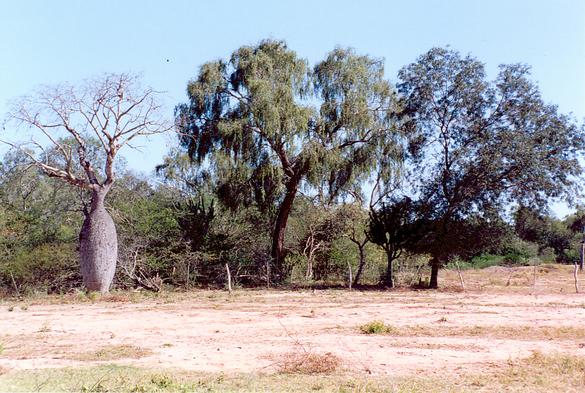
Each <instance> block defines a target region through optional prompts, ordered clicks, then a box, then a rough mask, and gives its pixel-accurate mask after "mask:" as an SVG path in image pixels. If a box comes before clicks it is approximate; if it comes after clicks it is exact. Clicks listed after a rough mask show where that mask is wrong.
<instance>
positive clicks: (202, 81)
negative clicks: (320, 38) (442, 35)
mask: <svg viewBox="0 0 585 393" xmlns="http://www.w3.org/2000/svg"><path fill="white" fill-rule="evenodd" d="M187 91H188V95H189V102H188V103H185V104H181V105H179V106H177V108H176V124H177V127H178V130H179V132H180V135H181V136H180V138H181V142H182V145H183V146H184V147H185V148H186V149H187V150H188V152H189V155H190V156H191V158H192V159H193V161H194V162H195V163H196V164H197V165H198V166H199V168H200V170H201V173H202V174H203V173H207V174H209V175H210V176H211V177H212V178H213V179H214V181H215V184H216V185H217V192H218V194H219V196H220V197H221V198H222V199H223V200H224V202H225V203H227V204H231V205H237V204H246V203H253V202H256V203H257V204H258V206H259V207H260V208H261V209H266V210H268V209H269V208H270V207H272V206H276V209H275V210H276V214H275V219H274V230H273V234H272V238H273V241H272V243H273V244H272V258H273V262H274V265H273V275H274V277H275V278H277V279H282V278H283V274H284V265H283V260H284V257H285V250H284V246H283V245H284V235H285V229H286V225H287V220H288V217H289V214H290V211H291V208H292V205H293V201H294V199H295V196H296V195H297V192H298V191H299V188H300V187H301V186H306V187H307V188H309V189H310V190H312V191H313V192H314V193H315V194H320V195H321V196H322V197H323V198H327V199H329V200H334V199H335V198H338V197H340V196H342V195H344V194H346V193H348V192H359V185H360V184H361V183H362V182H363V181H364V180H365V179H367V178H368V177H369V176H370V175H371V172H372V170H374V169H380V168H381V169H382V170H381V173H383V174H384V175H383V176H382V178H383V179H387V178H388V176H389V175H388V173H390V172H389V171H390V169H391V168H393V166H394V165H392V164H393V163H394V162H396V161H398V160H399V159H400V157H401V152H400V138H399V133H398V132H397V131H396V130H395V128H394V127H393V124H394V122H393V115H394V113H395V94H394V91H393V89H392V87H391V86H390V84H389V83H388V82H387V81H386V80H385V79H384V69H383V63H382V60H379V59H373V58H370V57H368V56H361V55H357V54H356V53H355V52H354V51H353V50H350V49H335V50H334V51H332V52H331V53H330V54H329V55H328V56H327V57H326V58H325V60H323V61H322V62H320V63H319V64H317V65H316V66H315V67H314V68H313V69H311V68H310V67H309V65H308V63H307V61H306V60H304V59H302V58H299V57H298V56H297V54H296V53H295V52H294V51H292V50H290V49H288V48H287V46H286V44H285V43H284V42H282V41H272V40H266V41H262V42H260V43H259V44H258V45H255V46H244V47H241V48H240V49H238V50H236V51H235V52H234V53H233V54H232V56H231V57H230V59H229V60H218V61H214V62H210V63H206V64H204V65H203V66H202V67H201V68H200V71H199V74H198V76H197V77H196V79H194V80H193V81H191V82H190V83H189V85H188V89H187ZM206 158H210V159H209V160H206ZM382 163H383V164H384V165H382Z"/></svg>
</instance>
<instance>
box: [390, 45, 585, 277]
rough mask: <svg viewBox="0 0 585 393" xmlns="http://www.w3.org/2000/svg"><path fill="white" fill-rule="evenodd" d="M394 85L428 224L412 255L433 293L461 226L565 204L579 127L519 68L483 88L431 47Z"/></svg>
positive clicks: (447, 53)
mask: <svg viewBox="0 0 585 393" xmlns="http://www.w3.org/2000/svg"><path fill="white" fill-rule="evenodd" d="M399 79H400V83H399V84H398V89H399V91H400V93H401V95H402V97H403V100H404V104H403V107H404V112H403V114H404V115H405V117H406V118H407V119H408V121H406V122H405V123H404V124H406V125H405V127H407V128H408V130H409V133H410V135H412V139H411V141H412V143H411V145H410V149H409V150H410V160H409V163H410V164H409V165H408V167H409V168H410V170H411V171H412V172H411V173H412V174H414V175H413V176H411V179H413V180H414V182H415V184H416V187H415V194H416V195H417V197H419V198H420V201H419V202H418V204H419V206H424V210H425V213H424V215H425V220H426V221H427V222H429V223H431V224H432V225H430V226H429V227H430V228H432V232H433V233H429V234H428V236H426V237H425V238H426V239H427V240H428V241H427V242H426V243H427V244H423V243H425V242H423V243H421V247H423V249H424V250H425V251H426V252H428V253H430V254H431V257H432V259H431V262H430V263H431V280H430V286H431V287H437V285H438V282H437V277H438V271H439V268H440V267H441V265H442V264H443V263H445V262H446V261H447V260H448V259H449V258H450V257H452V256H455V255H457V254H458V253H459V252H458V251H457V249H458V248H457V247H455V246H453V247H452V246H451V245H450V242H451V240H452V239H455V238H458V237H457V236H455V237H454V236H451V233H452V232H457V231H456V229H457V228H458V227H460V226H461V223H463V222H465V221H466V220H468V219H470V218H473V219H474V220H480V221H481V222H483V223H484V224H485V223H486V222H490V221H493V220H491V219H490V215H493V214H501V213H502V212H505V211H506V209H509V207H510V206H511V205H512V204H513V203H516V204H518V205H522V206H533V207H538V208H545V207H546V206H547V204H548V202H549V201H550V199H551V198H561V197H565V198H570V197H572V196H574V192H575V190H574V186H575V184H576V183H575V180H577V177H578V176H579V175H580V174H581V165H580V163H579V160H578V156H579V155H580V154H581V153H582V149H583V127H582V126H580V125H578V124H577V123H576V122H575V121H574V120H573V119H572V118H571V117H570V116H566V115H563V114H559V113H558V111H557V107H556V106H554V105H550V104H546V103H545V102H544V101H543V99H542V98H541V95H540V92H539V90H538V88H537V86H536V85H535V84H534V83H533V82H532V81H530V79H529V68H528V67H527V66H525V65H520V64H514V65H504V66H500V71H499V74H498V76H497V78H496V79H495V80H494V81H489V80H488V79H487V78H486V73H485V69H484V65H483V64H482V63H481V62H479V61H478V60H476V59H475V58H473V57H471V56H466V57H462V56H461V55H460V54H459V53H457V52H456V51H452V50H449V49H443V48H434V49H431V50H430V51H429V52H427V53H425V54H424V55H422V56H421V57H419V58H418V59H417V61H416V62H415V63H413V64H410V65H408V66H406V67H404V68H403V69H402V70H401V71H400V73H399ZM496 221H497V220H496ZM467 227H468V226H466V228H467ZM478 228H485V225H483V224H482V225H480V226H478ZM463 232H467V233H468V232H469V231H468V229H466V230H465V231H463ZM486 236H487V235H486ZM470 239H471V238H470ZM459 240H460V239H458V240H457V241H458V242H459ZM470 241H471V240H470Z"/></svg>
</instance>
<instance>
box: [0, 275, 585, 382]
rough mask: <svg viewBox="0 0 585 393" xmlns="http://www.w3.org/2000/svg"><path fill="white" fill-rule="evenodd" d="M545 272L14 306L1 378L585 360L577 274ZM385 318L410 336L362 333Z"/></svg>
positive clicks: (456, 368) (392, 371)
mask: <svg viewBox="0 0 585 393" xmlns="http://www.w3.org/2000/svg"><path fill="white" fill-rule="evenodd" d="M541 269H548V270H547V271H544V270H539V271H537V272H536V278H537V280H536V285H535V283H534V281H533V278H534V270H533V269H532V268H516V269H515V270H511V269H506V268H492V269H484V270H483V271H481V272H475V271H474V272H464V273H463V275H464V278H465V279H466V291H465V292H463V291H461V290H460V289H459V287H458V286H457V285H458V283H459V278H458V276H457V274H456V273H455V272H449V271H445V272H442V275H441V280H442V283H443V286H444V287H445V288H446V289H445V290H443V291H429V290H421V291H415V290H411V289H402V290H400V289H399V290H393V291H356V290H354V291H351V292H349V291H347V290H324V291H321V290H316V291H312V290H304V291H295V292H293V291H279V290H262V291H253V290H239V291H235V292H234V293H233V294H232V295H228V294H227V293H225V292H221V291H192V292H188V293H181V294H166V295H161V296H159V297H154V298H146V297H142V298H140V301H139V302H136V298H135V297H133V296H130V295H129V294H117V295H114V296H111V297H104V298H98V299H97V300H96V301H95V302H93V303H92V302H87V301H86V302H79V301H72V300H71V299H69V300H71V302H69V301H68V300H67V299H66V298H59V299H52V300H51V299H50V298H47V299H41V300H36V301H31V300H29V301H28V303H27V305H26V306H23V303H16V302H8V301H4V302H3V303H2V304H1V309H0V345H2V346H3V350H2V352H1V353H0V369H2V370H4V371H7V370H8V372H10V371H16V370H27V369H28V370H30V369H39V368H55V367H79V366H88V365H95V364H109V363H116V364H131V365H134V366H137V367H148V368H171V369H183V370H195V371H201V372H218V371H224V372H226V373H230V372H233V373H240V372H243V373H270V372H275V371H277V370H278V364H279V359H281V358H282V357H283V356H285V355H286V354H290V353H291V352H295V351H296V352H306V353H311V354H313V353H314V354H327V353H331V354H332V355H335V356H336V357H337V358H339V359H340V362H341V367H342V369H343V370H347V372H349V373H360V374H367V375H407V374H408V375H412V374H418V375H425V376H440V375H444V372H445V371H448V372H449V373H451V374H464V373H470V372H476V371H477V372H489V371H490V369H496V368H498V367H500V366H501V365H502V364H504V363H506V362H508V361H510V360H515V359H518V358H524V357H528V356H530V355H531V354H532V353H533V352H534V351H539V352H542V353H568V354H571V355H578V356H585V294H583V293H581V294H576V293H574V287H573V292H572V293H571V291H570V290H571V288H572V285H573V284H572V274H571V273H570V269H569V267H557V266H550V267H548V268H541ZM511 275H516V276H517V277H510V276H511ZM581 276H583V274H581ZM514 280H517V281H518V282H517V283H514ZM55 302H57V303H59V304H52V303H55ZM21 306H22V307H21ZM9 310H12V311H9ZM375 320H379V321H383V322H384V323H385V324H386V325H389V326H392V327H394V328H396V329H395V330H396V331H399V332H400V334H392V333H390V334H381V335H367V334H364V333H362V332H361V331H360V329H359V326H360V325H363V324H366V323H369V322H372V321H375ZM410 331H412V334H409V333H408V332H410ZM0 348H2V347H1V346H0ZM110 353H111V357H110V355H109V354H110Z"/></svg>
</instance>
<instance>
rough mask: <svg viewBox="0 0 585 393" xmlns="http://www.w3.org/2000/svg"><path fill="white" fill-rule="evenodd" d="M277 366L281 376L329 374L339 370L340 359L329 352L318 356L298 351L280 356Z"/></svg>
mask: <svg viewBox="0 0 585 393" xmlns="http://www.w3.org/2000/svg"><path fill="white" fill-rule="evenodd" d="M277 364H278V368H279V371H280V372H281V373H283V374H329V373H332V372H334V371H336V370H337V369H338V368H339V366H340V365H341V359H340V358H339V357H338V356H337V355H335V354H333V353H331V352H327V353H324V354H319V353H313V352H309V351H302V350H298V351H294V352H289V353H286V354H284V355H282V357H281V359H280V361H279V362H278V363H277Z"/></svg>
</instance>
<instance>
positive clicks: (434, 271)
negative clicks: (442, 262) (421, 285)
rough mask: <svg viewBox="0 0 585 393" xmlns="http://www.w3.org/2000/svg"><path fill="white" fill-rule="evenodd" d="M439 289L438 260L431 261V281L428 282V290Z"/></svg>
mask: <svg viewBox="0 0 585 393" xmlns="http://www.w3.org/2000/svg"><path fill="white" fill-rule="evenodd" d="M438 287H439V259H438V258H433V259H431V281H430V282H429V288H433V289H436V288H438Z"/></svg>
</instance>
